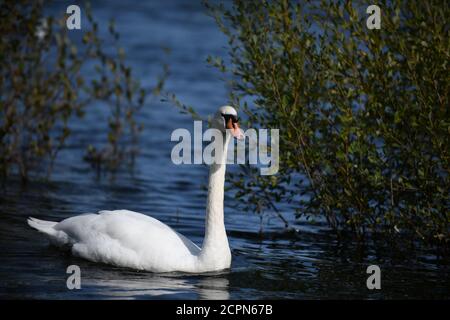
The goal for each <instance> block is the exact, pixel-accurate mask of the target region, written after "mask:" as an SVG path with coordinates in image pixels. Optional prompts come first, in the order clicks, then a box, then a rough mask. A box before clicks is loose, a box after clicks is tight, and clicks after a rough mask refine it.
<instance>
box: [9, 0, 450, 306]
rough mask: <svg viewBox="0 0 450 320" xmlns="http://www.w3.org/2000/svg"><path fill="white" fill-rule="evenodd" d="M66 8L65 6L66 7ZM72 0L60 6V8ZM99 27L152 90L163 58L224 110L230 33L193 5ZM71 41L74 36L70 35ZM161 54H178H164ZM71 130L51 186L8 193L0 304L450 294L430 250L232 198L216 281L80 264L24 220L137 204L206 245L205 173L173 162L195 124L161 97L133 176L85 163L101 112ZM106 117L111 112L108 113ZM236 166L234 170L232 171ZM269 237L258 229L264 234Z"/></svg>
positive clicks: (137, 13) (103, 18) (139, 8)
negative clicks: (69, 283) (220, 64)
mask: <svg viewBox="0 0 450 320" xmlns="http://www.w3.org/2000/svg"><path fill="white" fill-rule="evenodd" d="M66 2H67V4H66ZM69 4H71V3H70V2H69V1H58V2H57V5H55V6H54V7H52V10H54V11H55V10H56V11H58V10H61V11H64V9H65V7H66V6H67V5H69ZM93 8H94V17H95V18H96V20H97V21H98V22H100V27H101V28H102V29H106V28H107V21H108V20H109V19H110V18H115V20H116V25H117V29H118V31H119V32H120V34H121V40H120V44H121V45H122V46H123V47H124V48H125V50H126V52H127V61H128V62H129V63H130V65H131V66H132V67H133V70H134V73H135V75H136V76H137V77H138V78H140V79H141V81H142V82H143V83H144V84H146V85H151V84H154V82H155V76H156V74H157V73H158V72H160V71H161V65H162V63H168V64H169V65H170V77H169V79H168V81H167V83H166V90H168V91H171V92H174V93H176V94H177V96H178V97H179V98H180V99H181V100H182V101H183V102H184V103H187V104H189V105H193V106H195V107H196V109H197V110H198V111H199V112H200V114H202V115H208V114H211V113H213V112H215V110H216V109H217V107H219V106H221V105H223V104H226V103H227V89H226V86H225V84H224V82H223V81H222V80H220V78H221V75H220V73H218V72H217V71H216V70H214V69H212V68H210V67H208V66H207V64H206V63H205V59H206V57H207V56H208V55H219V56H225V55H226V44H227V43H226V38H225V37H224V36H223V35H222V34H221V33H220V31H219V30H218V29H217V27H216V25H215V23H214V21H213V20H212V19H211V18H210V17H208V16H207V15H206V14H205V11H204V9H203V7H202V5H201V4H200V3H198V2H196V1H181V0H180V1H163V2H162V1H126V2H125V1H95V5H94V7H93ZM74 36H75V35H74ZM163 47H167V48H170V54H165V53H164V50H163V49H162V48H163ZM89 108H92V109H91V110H90V112H88V114H89V115H88V116H87V117H86V118H85V119H83V120H79V121H78V122H77V123H75V125H74V128H76V132H75V133H74V135H73V137H72V138H71V140H70V141H69V143H68V146H67V148H66V149H65V150H64V151H63V152H61V153H60V157H59V158H58V160H57V162H56V165H55V171H54V173H53V175H52V179H51V181H50V182H45V181H33V182H31V183H29V184H28V185H27V186H26V187H24V186H22V185H21V184H20V183H19V182H18V181H14V180H12V181H9V182H8V184H7V185H6V186H5V187H4V188H3V189H2V190H1V191H0V298H10V299H24V298H33V299H46V298H50V299H90V298H94V299H121V298H131V299H182V298H188V299H198V298H201V299H229V298H230V299H241V298H246V299H264V298H276V299H280V298H295V299H302V298H313V299H328V298H350V299H354V298H365V299H367V298H368V299H372V298H447V299H448V298H449V297H450V289H449V284H450V281H449V279H450V268H449V262H448V260H445V259H442V258H440V257H439V256H436V254H435V253H434V252H433V251H432V250H431V249H405V248H403V249H398V248H393V247H390V246H389V245H383V244H378V245H375V246H368V247H360V246H358V245H357V244H355V243H353V242H351V241H347V242H341V243H339V242H338V241H337V240H336V239H335V237H334V236H333V234H332V233H331V232H330V231H329V230H327V228H326V226H325V225H322V224H320V223H319V224H317V225H313V226H311V225H309V224H308V223H306V222H295V221H294V220H293V219H292V216H293V214H292V212H293V210H292V208H290V207H289V206H288V205H285V206H281V207H280V208H281V211H282V212H283V214H284V215H285V216H286V217H287V218H289V217H291V218H290V219H289V220H290V223H291V227H292V228H294V229H295V230H297V231H290V230H285V229H284V228H283V226H282V224H281V223H279V221H278V220H277V218H276V217H274V216H272V215H271V214H270V212H269V213H267V214H266V215H264V216H263V219H262V221H261V219H260V216H258V215H256V214H253V213H245V212H244V211H242V210H241V209H239V204H238V203H237V202H236V201H235V200H234V199H233V198H232V197H231V196H230V195H228V196H227V197H226V200H225V222H226V227H227V232H228V236H229V241H230V245H231V247H232V253H233V263H232V268H231V270H229V271H224V272H219V273H214V274H208V275H186V274H152V273H148V272H136V271H133V270H126V269H121V268H116V267H111V266H107V265H99V264H94V263H90V262H87V261H84V260H81V259H78V258H74V257H72V256H70V255H69V254H67V253H65V252H61V251H59V250H57V249H55V248H53V247H51V246H49V245H48V242H47V240H46V239H45V238H44V237H43V236H42V235H41V234H39V233H37V232H36V231H34V230H32V229H30V228H29V227H28V226H27V225H26V218H27V217H28V216H34V217H37V218H40V219H46V220H55V221H58V220H62V219H64V218H67V217H71V216H73V215H76V214H80V213H84V212H97V211H98V210H102V209H109V210H112V209H122V208H123V209H129V210H134V211H139V212H142V213H146V214H149V215H152V216H153V217H155V218H157V219H160V220H161V221H163V222H165V223H167V224H169V225H170V226H172V227H173V228H174V229H176V230H177V231H179V232H181V233H183V234H184V235H186V236H187V237H189V238H190V239H192V240H193V241H194V242H196V243H197V244H198V245H201V243H202V239H203V232H204V210H205V209H204V208H205V201H206V190H205V189H204V186H205V185H206V183H207V174H208V169H207V167H206V166H203V165H182V166H176V165H174V164H172V162H171V160H170V151H171V148H172V147H173V145H174V143H171V142H170V135H171V132H172V131H173V130H174V129H176V128H181V127H184V128H188V129H191V128H192V125H193V124H192V120H191V119H190V118H189V117H188V116H186V115H182V114H180V113H179V112H178V111H177V110H176V109H175V108H174V107H173V106H171V105H170V104H167V103H162V102H160V101H159V99H154V100H153V101H148V103H147V104H146V106H145V108H144V109H143V110H142V113H141V115H140V116H139V120H140V121H141V122H143V123H144V125H145V129H144V132H143V134H142V136H141V154H140V157H139V158H138V159H137V162H136V165H135V168H134V170H133V171H132V172H130V171H128V170H122V171H119V172H117V173H116V174H115V175H114V176H111V175H105V176H100V177H98V176H97V174H96V172H95V171H93V170H92V169H91V168H90V166H89V165H88V164H87V163H85V162H84V161H83V160H82V157H83V154H84V151H85V149H84V146H85V145H86V143H87V142H90V143H94V144H95V143H100V142H102V141H104V139H105V135H104V134H103V133H102V132H103V131H102V130H104V126H103V125H101V124H100V123H102V121H99V120H102V119H103V120H104V119H105V118H106V117H107V114H105V112H104V110H103V109H102V108H100V107H98V106H96V105H92V106H89ZM102 110H103V111H102ZM230 169H231V170H233V168H230ZM261 229H262V231H263V233H262V234H261V233H260V231H261ZM72 264H76V265H79V266H80V268H81V272H82V281H81V285H82V289H81V290H68V289H67V287H66V279H67V277H68V275H67V274H66V268H67V267H68V266H69V265H72ZM371 264H377V265H379V266H380V267H381V270H382V289H381V290H375V291H370V290H368V289H367V287H366V279H367V276H368V275H367V274H366V268H367V266H368V265H371Z"/></svg>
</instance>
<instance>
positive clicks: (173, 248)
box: [29, 210, 200, 272]
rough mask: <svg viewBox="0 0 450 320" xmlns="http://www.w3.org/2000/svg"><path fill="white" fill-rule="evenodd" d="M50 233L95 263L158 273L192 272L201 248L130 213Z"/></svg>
mask: <svg viewBox="0 0 450 320" xmlns="http://www.w3.org/2000/svg"><path fill="white" fill-rule="evenodd" d="M29 224H30V226H32V227H33V228H35V229H38V230H39V231H42V232H44V233H46V234H47V235H48V236H49V237H50V238H51V240H52V242H53V243H56V244H57V245H68V244H72V245H73V246H72V253H73V254H74V255H76V256H80V257H82V258H85V259H88V260H91V261H94V262H103V263H108V264H113V265H116V266H122V267H129V268H133V269H138V270H148V271H155V272H169V271H175V270H177V271H186V272H190V271H191V270H189V266H192V265H193V264H192V260H194V259H195V258H196V255H197V254H198V253H199V252H200V248H199V247H198V246H197V245H195V244H194V243H193V242H192V241H190V240H189V239H187V238H186V237H184V236H183V235H181V234H179V233H177V232H176V231H174V230H173V229H172V228H170V227H169V226H168V225H166V224H164V223H162V222H161V221H159V220H157V219H154V218H152V217H149V216H147V215H143V214H140V213H137V212H133V211H129V210H114V211H100V212H99V214H93V213H90V214H83V215H79V216H75V217H71V218H68V219H65V220H63V221H61V222H59V223H54V222H48V225H49V226H51V227H50V228H51V229H49V230H45V231H44V230H42V228H41V229H39V226H36V224H35V223H34V222H30V221H29Z"/></svg>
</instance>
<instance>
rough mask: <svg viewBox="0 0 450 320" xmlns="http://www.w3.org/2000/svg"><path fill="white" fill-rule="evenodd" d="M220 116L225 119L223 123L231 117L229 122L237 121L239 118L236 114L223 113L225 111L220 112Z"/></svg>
mask: <svg viewBox="0 0 450 320" xmlns="http://www.w3.org/2000/svg"><path fill="white" fill-rule="evenodd" d="M222 117H223V118H224V119H225V123H227V122H228V120H230V119H231V122H232V123H237V122H239V118H238V117H237V116H235V115H233V114H225V113H222Z"/></svg>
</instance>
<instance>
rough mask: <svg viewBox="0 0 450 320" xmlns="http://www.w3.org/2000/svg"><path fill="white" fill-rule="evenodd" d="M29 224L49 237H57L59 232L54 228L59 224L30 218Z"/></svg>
mask: <svg viewBox="0 0 450 320" xmlns="http://www.w3.org/2000/svg"><path fill="white" fill-rule="evenodd" d="M27 222H28V225H29V226H30V227H32V228H34V229H36V230H38V231H40V232H43V233H45V234H48V235H49V236H55V235H56V233H57V231H56V230H55V229H54V226H55V225H56V224H57V223H58V222H54V221H45V220H39V219H36V218H33V217H29V218H28V220H27Z"/></svg>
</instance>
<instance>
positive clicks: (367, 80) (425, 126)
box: [206, 0, 450, 244]
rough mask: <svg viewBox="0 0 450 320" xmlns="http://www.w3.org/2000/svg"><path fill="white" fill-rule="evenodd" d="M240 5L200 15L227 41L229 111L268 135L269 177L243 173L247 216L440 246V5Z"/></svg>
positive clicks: (444, 210) (444, 22)
mask: <svg viewBox="0 0 450 320" xmlns="http://www.w3.org/2000/svg"><path fill="white" fill-rule="evenodd" d="M377 4H378V5H379V6H380V8H381V29H380V30H369V29H368V28H367V27H366V19H367V17H368V14H366V8H367V5H368V4H367V3H366V2H358V1H356V2H352V1H342V2H340V1H312V2H309V1H307V2H302V3H295V2H291V1H284V0H278V1H241V0H234V1H233V5H232V6H227V7H225V6H222V5H219V6H213V5H210V4H208V3H207V4H206V5H207V7H208V8H209V10H210V13H211V14H212V15H213V16H214V17H215V19H216V21H217V23H218V25H219V26H220V28H221V30H222V31H223V32H224V33H225V34H226V35H227V36H228V40H229V50H228V53H229V62H226V61H223V60H222V59H220V58H214V57H213V58H210V59H209V60H210V62H211V63H212V64H213V65H215V66H216V67H217V68H219V69H220V70H222V71H223V72H225V73H227V74H229V75H230V76H229V77H228V78H231V80H230V85H231V88H232V93H231V100H232V102H233V103H234V105H236V106H239V107H240V108H241V110H243V111H244V112H245V113H246V114H247V115H248V118H249V124H250V125H251V126H252V127H263V128H279V129H280V171H279V173H278V175H277V176H272V177H267V176H266V177H265V176H260V175H257V174H254V172H253V171H252V170H248V168H246V169H245V171H243V172H242V173H241V174H239V175H238V176H235V177H234V182H233V185H234V187H235V188H237V190H238V192H237V195H238V196H239V197H240V198H241V199H243V200H245V202H246V203H247V205H248V204H249V203H250V204H251V205H248V206H247V208H248V209H249V210H254V211H259V212H261V211H263V210H274V208H276V204H277V203H280V202H291V203H292V204H293V205H294V206H295V208H296V215H297V217H299V218H300V217H306V218H311V217H325V218H326V220H327V221H328V223H329V225H330V226H331V227H332V228H334V229H335V230H336V231H338V233H339V232H341V231H351V232H352V233H353V234H354V235H356V236H357V238H359V239H364V238H365V237H366V236H367V235H370V234H374V233H382V234H384V235H388V234H390V235H400V236H401V239H405V238H404V236H406V235H410V236H412V237H413V238H416V239H420V240H422V241H424V242H427V243H439V244H449V241H450V233H449V231H450V210H449V207H450V206H449V202H450V195H449V190H450V184H449V151H450V145H449V143H450V137H449V135H450V116H449V98H448V92H449V72H448V70H449V64H448V63H449V52H450V50H449V38H450V37H449V26H448V17H449V16H450V9H449V4H448V3H447V2H442V1H379V2H378V3H377Z"/></svg>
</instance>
